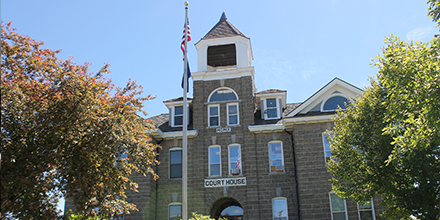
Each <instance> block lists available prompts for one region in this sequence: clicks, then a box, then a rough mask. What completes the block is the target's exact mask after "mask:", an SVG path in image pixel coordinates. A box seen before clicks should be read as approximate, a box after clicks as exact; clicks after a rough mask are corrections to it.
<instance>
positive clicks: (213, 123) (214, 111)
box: [208, 105, 220, 127]
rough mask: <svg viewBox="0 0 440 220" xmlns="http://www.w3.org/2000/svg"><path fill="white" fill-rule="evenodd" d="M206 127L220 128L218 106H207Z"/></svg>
mask: <svg viewBox="0 0 440 220" xmlns="http://www.w3.org/2000/svg"><path fill="white" fill-rule="evenodd" d="M208 115H209V118H208V123H209V124H208V126H209V127H217V126H220V106H219V105H209V106H208Z"/></svg>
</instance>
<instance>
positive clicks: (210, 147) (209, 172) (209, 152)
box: [208, 145, 222, 177]
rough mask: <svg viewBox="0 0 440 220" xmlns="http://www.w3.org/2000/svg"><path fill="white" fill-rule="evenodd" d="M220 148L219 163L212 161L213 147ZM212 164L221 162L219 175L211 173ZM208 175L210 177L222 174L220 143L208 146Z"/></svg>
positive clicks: (220, 149)
mask: <svg viewBox="0 0 440 220" xmlns="http://www.w3.org/2000/svg"><path fill="white" fill-rule="evenodd" d="M213 148H218V149H219V157H220V160H219V163H211V149H213ZM211 164H219V165H220V174H219V175H211ZM208 176H210V177H219V176H222V148H221V146H220V145H213V146H209V147H208Z"/></svg>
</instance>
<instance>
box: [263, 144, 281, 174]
mask: <svg viewBox="0 0 440 220" xmlns="http://www.w3.org/2000/svg"><path fill="white" fill-rule="evenodd" d="M277 143H280V144H281V165H282V166H283V172H276V171H275V172H272V164H271V162H272V159H271V151H270V145H271V144H277ZM267 150H268V153H269V173H284V172H286V168H285V166H284V146H283V142H282V141H278V140H273V141H269V142H268V143H267ZM277 160H278V159H277Z"/></svg>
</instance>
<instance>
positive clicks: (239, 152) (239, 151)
mask: <svg viewBox="0 0 440 220" xmlns="http://www.w3.org/2000/svg"><path fill="white" fill-rule="evenodd" d="M231 147H238V158H239V159H240V168H239V169H240V172H239V174H232V169H237V168H232V167H231V164H232V163H236V162H237V161H235V162H234V161H231ZM238 158H237V160H238ZM228 174H229V176H241V175H243V157H242V154H241V145H240V144H231V145H229V146H228Z"/></svg>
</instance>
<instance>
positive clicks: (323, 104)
mask: <svg viewBox="0 0 440 220" xmlns="http://www.w3.org/2000/svg"><path fill="white" fill-rule="evenodd" d="M336 96H340V97H343V98H345V99H347V105H348V104H350V102H349V100H348V98H349V97H347V96H346V95H344V94H342V93H334V94H331V95H330V96H329V97H327V99H325V100H324V101H322V103H321V109H320V110H321V112H334V111H336V110H338V108H336V109H329V110H325V109H324V106H325V104H326V103H327V101H328V100H329V99H331V98H333V97H336ZM340 107H341V109H342V110H344V109H346V107H347V106H344V107H345V108H342V106H340Z"/></svg>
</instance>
